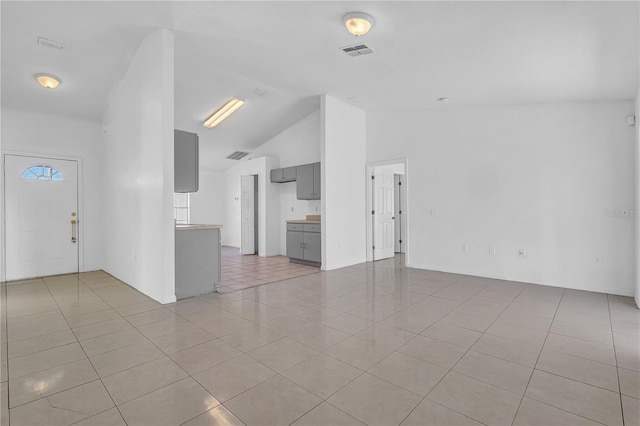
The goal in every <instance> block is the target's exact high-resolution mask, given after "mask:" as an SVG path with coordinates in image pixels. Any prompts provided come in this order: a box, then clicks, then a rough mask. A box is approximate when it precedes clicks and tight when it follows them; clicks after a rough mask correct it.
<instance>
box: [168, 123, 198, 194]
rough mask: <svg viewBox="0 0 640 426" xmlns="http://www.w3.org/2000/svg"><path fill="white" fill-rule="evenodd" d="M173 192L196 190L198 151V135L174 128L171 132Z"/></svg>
mask: <svg viewBox="0 0 640 426" xmlns="http://www.w3.org/2000/svg"><path fill="white" fill-rule="evenodd" d="M173 138H174V143H173V150H174V151H173V155H174V157H173V161H174V169H173V173H174V189H173V191H174V192H198V184H199V170H198V169H199V153H198V135H197V134H195V133H190V132H185V131H183V130H177V129H176V130H174V132H173Z"/></svg>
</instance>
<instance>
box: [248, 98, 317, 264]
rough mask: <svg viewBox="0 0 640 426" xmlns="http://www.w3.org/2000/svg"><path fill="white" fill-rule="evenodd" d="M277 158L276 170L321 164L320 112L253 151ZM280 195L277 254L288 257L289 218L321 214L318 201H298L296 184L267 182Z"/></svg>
mask: <svg viewBox="0 0 640 426" xmlns="http://www.w3.org/2000/svg"><path fill="white" fill-rule="evenodd" d="M263 155H267V156H271V157H275V158H278V159H279V160H280V166H279V167H291V166H299V165H302V164H308V163H316V162H318V161H320V110H316V111H314V112H313V113H311V114H309V115H308V116H306V117H305V118H303V119H302V120H300V121H298V122H297V123H295V124H294V125H293V126H291V127H289V128H288V129H286V130H284V131H283V132H282V133H280V134H278V135H277V136H274V137H273V138H271V139H270V140H268V141H267V142H265V143H264V144H262V145H260V146H259V147H258V148H256V149H255V150H254V151H253V152H252V156H255V157H260V156H263ZM269 185H271V186H272V189H274V190H276V191H277V192H278V194H279V200H280V201H279V209H280V219H279V229H280V230H279V244H280V249H279V252H278V254H282V255H286V254H287V228H286V226H285V223H286V221H287V220H290V219H304V218H305V217H306V216H307V215H312V214H313V215H319V214H320V203H321V201H320V200H298V199H297V198H296V183H295V182H286V183H269Z"/></svg>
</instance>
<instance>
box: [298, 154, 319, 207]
mask: <svg viewBox="0 0 640 426" xmlns="http://www.w3.org/2000/svg"><path fill="white" fill-rule="evenodd" d="M296 185H297V186H296V195H297V197H296V198H298V200H319V199H320V163H313V164H304V165H302V166H298V170H297V178H296Z"/></svg>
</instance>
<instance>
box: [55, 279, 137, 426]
mask: <svg viewBox="0 0 640 426" xmlns="http://www.w3.org/2000/svg"><path fill="white" fill-rule="evenodd" d="M77 279H78V289H77V294H78V298H79V297H80V282H81V280H80V275H79V274H78V276H77ZM44 284H45V286H46V287H47V290H48V291H49V294H50V295H51V298H52V299H53V301H54V303H55V304H56V306H57V307H58V310H59V311H60V313H61V315H62V317H63V318H64V320H65V322H66V323H67V326H68V327H69V330H71V333H73V335H74V337H75V338H76V342H77V344H78V346H79V347H80V349H81V350H82V353H84V356H85V357H86V359H87V361H88V362H89V364H91V368H93V371H94V372H95V373H96V376H97V377H98V379H97V380H100V384H101V385H102V387H103V388H104V390H105V392H106V393H107V395H109V399H111V402H112V403H113V407H115V409H116V410H118V414H120V417H121V418H122V420H123V421H124V422H125V424H127V422H126V420H124V416H122V413H121V412H120V409H119V408H118V405H117V404H116V402H115V401H114V400H113V397H112V396H111V393H110V392H109V390H108V389H107V387H106V386H105V385H104V382H103V381H102V377H100V374H98V370H96V367H95V366H94V365H93V362H91V358H89V355H87V352H86V351H85V349H84V347H83V346H82V344H81V343H80V340H79V339H78V336H76V334H75V333H74V332H73V329H72V328H71V325H70V324H69V320H67V317H66V316H65V315H64V313H62V309H60V305H59V304H58V301H57V300H56V298H55V297H54V296H53V293H51V289H50V288H49V285H48V284H47V283H46V282H45V283H44ZM82 285H85V286H86V284H85V283H84V282H82ZM86 287H87V288H88V289H89V290H90V291H91V292H92V293H93V294H95V295H96V296H97V297H98V298H99V299H100V300H102V301H103V302H105V303H107V302H106V301H104V299H102V297H101V296H100V295H99V294H97V293H96V292H95V291H93V289H92V288H90V287H89V286H86ZM107 305H109V304H108V303H107ZM109 306H111V305H109ZM79 309H80V302H79V299H78V317H79V316H80V311H79ZM114 311H115V309H114ZM115 312H116V313H117V314H118V315H120V313H119V312H117V311H115ZM94 381H95V380H92V381H90V382H87V383H83V384H81V385H78V386H74V387H80V386H84V385H86V384H88V383H92V382H94ZM70 389H73V388H70ZM67 390H69V389H65V390H64V391H62V390H61V391H60V392H56V393H61V392H65V391H67ZM52 395H55V393H54V394H52ZM52 395H49V396H52ZM49 396H47V397H45V398H47V400H48V397H49ZM111 408H112V407H110V408H108V409H107V410H104V411H101V412H100V413H95V414H92V415H90V416H88V417H86V418H85V419H82V420H79V421H78V422H80V421H83V420H86V419H90V418H91V417H93V416H97V415H98V414H101V413H104V412H106V411H108V410H110V409H111ZM78 422H76V423H78Z"/></svg>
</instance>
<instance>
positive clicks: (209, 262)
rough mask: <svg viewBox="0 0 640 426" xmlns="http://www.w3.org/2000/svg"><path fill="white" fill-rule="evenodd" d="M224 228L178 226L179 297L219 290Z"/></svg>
mask: <svg viewBox="0 0 640 426" xmlns="http://www.w3.org/2000/svg"><path fill="white" fill-rule="evenodd" d="M221 228H222V225H176V238H175V246H176V298H177V299H178V300H179V299H184V298H187V297H191V296H198V295H201V294H205V293H211V292H213V291H216V290H217V286H218V284H219V283H220V279H221V259H220V255H221V250H220V232H221V231H220V230H221Z"/></svg>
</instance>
